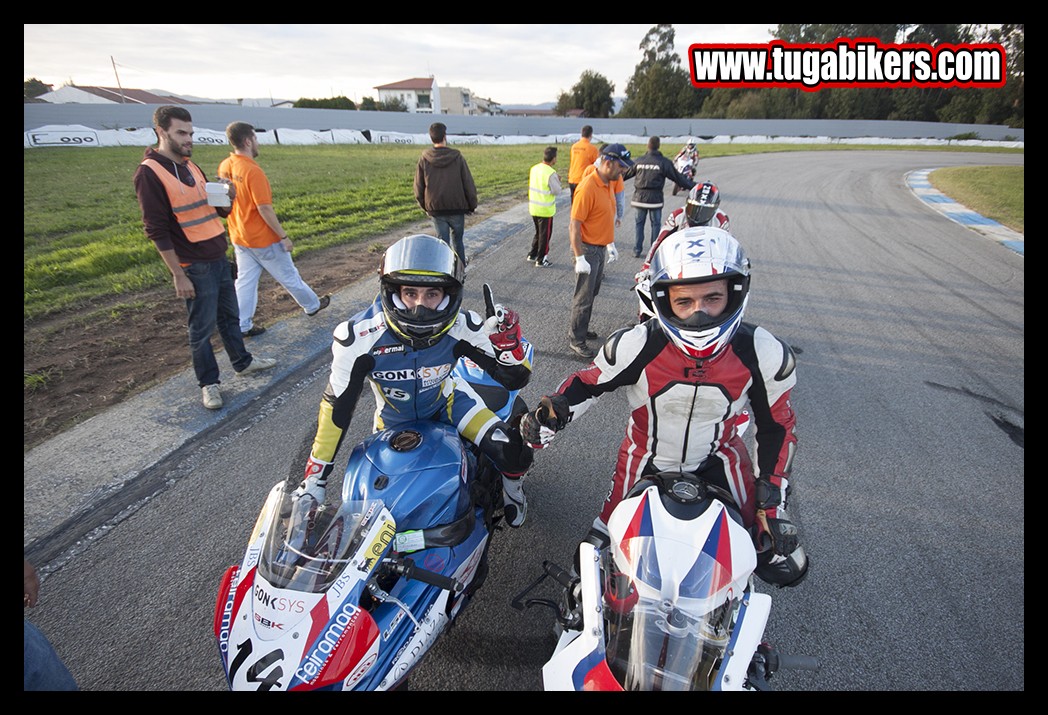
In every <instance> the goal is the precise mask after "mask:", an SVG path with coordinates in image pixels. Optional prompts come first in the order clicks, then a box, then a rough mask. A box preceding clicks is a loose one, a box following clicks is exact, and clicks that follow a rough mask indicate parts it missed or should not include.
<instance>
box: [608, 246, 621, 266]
mask: <svg viewBox="0 0 1048 715" xmlns="http://www.w3.org/2000/svg"><path fill="white" fill-rule="evenodd" d="M617 260H619V249H618V248H616V247H615V242H614V241H613V242H611V243H609V244H608V263H614V262H615V261H617Z"/></svg>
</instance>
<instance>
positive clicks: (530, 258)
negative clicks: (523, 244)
mask: <svg viewBox="0 0 1048 715" xmlns="http://www.w3.org/2000/svg"><path fill="white" fill-rule="evenodd" d="M525 260H528V261H534V260H535V256H533V255H531V254H530V253H529V254H528V255H527V256H526V257H525Z"/></svg>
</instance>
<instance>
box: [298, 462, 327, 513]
mask: <svg viewBox="0 0 1048 715" xmlns="http://www.w3.org/2000/svg"><path fill="white" fill-rule="evenodd" d="M329 466H331V462H324V461H321V460H319V459H316V458H314V457H313V456H312V455H310V457H309V461H307V462H306V473H305V478H304V479H303V480H302V483H301V484H299V485H298V488H297V489H295V491H294V492H293V493H292V494H291V499H292V501H296V502H297V501H298V500H300V499H302V497H306V496H309V497H313V499H315V500H316V502H317V504H323V503H324V497H325V496H326V495H327V476H326V475H325V474H324V471H325V469H326V468H327V467H329Z"/></svg>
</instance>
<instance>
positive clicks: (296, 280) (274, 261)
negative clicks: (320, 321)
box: [233, 241, 320, 333]
mask: <svg viewBox="0 0 1048 715" xmlns="http://www.w3.org/2000/svg"><path fill="white" fill-rule="evenodd" d="M233 251H234V252H235V253H236V257H237V280H236V291H237V303H238V304H239V305H240V330H241V332H244V333H246V332H247V331H249V330H251V327H252V325H253V324H254V317H255V308H256V307H257V306H258V279H259V278H261V277H262V271H263V270H265V271H266V272H267V273H269V275H271V276H273V279H274V280H275V281H276V282H277V283H279V284H280V285H282V286H284V290H286V291H287V292H288V293H290V294H291V297H292V298H294V299H295V302H296V303H298V304H299V306H300V307H301V308H302V310H303V311H305V312H306V313H312V312H315V311H316V310H318V309H319V308H320V298H318V297H317V294H316V293H314V292H313V289H312V288H310V287H309V286H308V285H306V282H305V281H304V280H302V276H301V275H299V273H298V269H297V268H295V262H294V261H292V260H291V254H290V253H288V252H287V251H285V250H284V247H283V246H282V245H281V244H280V242H279V241H278V242H276V243H274V244H272V245H269V246H266V247H265V248H247V247H245V246H237V245H234V246H233Z"/></svg>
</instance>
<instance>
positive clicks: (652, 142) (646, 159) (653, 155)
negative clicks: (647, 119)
mask: <svg viewBox="0 0 1048 715" xmlns="http://www.w3.org/2000/svg"><path fill="white" fill-rule="evenodd" d="M661 145H662V142H661V140H660V139H659V138H658V137H651V138H650V139H648V153H647V154H645V155H644V156H642V157H640V158H639V159H637V164H636V169H635V174H634V177H633V199H632V200H631V201H630V205H632V206H633V208H634V209H636V215H637V217H636V218H637V221H636V224H637V225H636V228H637V238H636V243H635V244H634V246H633V257H634V258H640V257H641V256H643V255H644V224H645V222H647V221H649V220H650V221H651V240H652V242H654V241H655V237H656V236H657V235H658V233H659V227H660V226H661V225H662V205H663V201H662V189H663V187H664V186H665V185H666V179H669V180H670V181H672V182H673V183H675V184H676V185H677V186H679V187H681V188H682V189H684V190H685V191H688V190H690V189H691V188H692V187H693V186H695V182H694V181H692V180H691V179H689V178H688V177H686V176H684V175H682V174H681V173H680V172H679V171H677V168H676V167H675V166H673V162H672V161H670V160H669V159H667V158H666V157H665V156H663V155H662V152H660V151H659V147H660V146H661Z"/></svg>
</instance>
